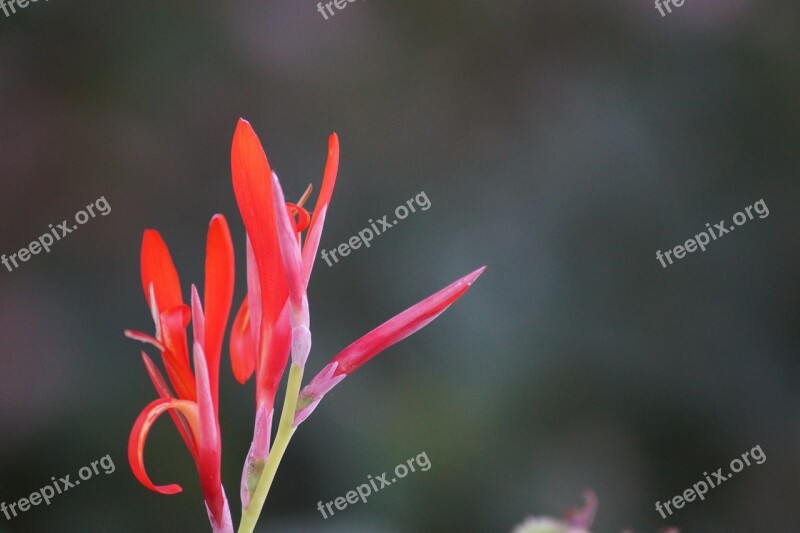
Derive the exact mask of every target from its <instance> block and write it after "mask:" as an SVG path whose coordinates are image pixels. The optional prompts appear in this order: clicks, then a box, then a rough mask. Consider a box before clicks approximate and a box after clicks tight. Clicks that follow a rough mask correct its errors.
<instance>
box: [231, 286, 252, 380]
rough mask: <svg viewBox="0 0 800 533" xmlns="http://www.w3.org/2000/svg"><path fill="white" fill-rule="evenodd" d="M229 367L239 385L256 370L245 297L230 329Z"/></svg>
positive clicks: (248, 312) (248, 311) (248, 310)
mask: <svg viewBox="0 0 800 533" xmlns="http://www.w3.org/2000/svg"><path fill="white" fill-rule="evenodd" d="M230 350H231V366H232V368H233V377H235V378H236V381H238V382H239V383H240V384H242V385H244V383H245V381H247V380H248V379H250V376H252V375H253V371H255V369H256V345H255V343H254V342H253V334H252V331H251V329H250V309H249V307H248V305H247V297H245V299H244V301H243V302H242V306H241V307H240V308H239V312H238V313H237V314H236V319H235V320H234V321H233V327H232V328H231V341H230Z"/></svg>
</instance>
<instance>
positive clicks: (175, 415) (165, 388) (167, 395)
mask: <svg viewBox="0 0 800 533" xmlns="http://www.w3.org/2000/svg"><path fill="white" fill-rule="evenodd" d="M142 359H143V360H144V367H145V368H146V369H147V374H148V375H149V376H150V381H152V382H153V386H154V387H155V388H156V392H158V395H159V396H160V397H161V398H163V399H169V400H172V399H175V396H174V395H173V394H172V391H171V390H170V388H169V385H167V382H166V380H164V376H162V375H161V371H159V370H158V367H157V366H156V365H155V363H153V360H152V359H150V357H149V356H148V355H147V354H146V353H144V352H142ZM169 416H170V417H171V418H172V421H173V422H174V423H175V427H176V428H177V430H178V433H179V434H180V436H181V438H182V439H183V442H184V443H185V444H186V447H187V448H189V452H191V454H192V458H193V459H194V460H195V461H197V449H196V448H195V445H194V437H192V430H191V429H190V428H189V424H188V422H186V419H185V418H184V417H183V415H182V414H181V413H180V412H179V411H173V410H170V411H169Z"/></svg>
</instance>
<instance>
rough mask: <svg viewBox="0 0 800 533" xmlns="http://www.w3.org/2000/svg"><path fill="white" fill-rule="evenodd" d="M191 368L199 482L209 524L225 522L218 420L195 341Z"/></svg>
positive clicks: (209, 385) (204, 363)
mask: <svg viewBox="0 0 800 533" xmlns="http://www.w3.org/2000/svg"><path fill="white" fill-rule="evenodd" d="M193 353H194V371H195V375H196V376H197V417H198V421H199V424H198V431H197V432H196V433H195V435H196V436H197V470H198V472H199V474H200V486H201V488H202V491H203V497H204V499H205V501H206V506H207V507H208V511H209V516H210V517H211V518H212V520H211V522H212V524H217V525H219V524H223V523H225V521H226V520H225V516H224V515H225V511H226V507H227V499H226V498H225V492H224V490H223V488H222V479H221V458H222V441H221V439H220V431H219V421H218V419H217V412H216V406H215V405H214V398H213V396H212V389H211V383H210V382H209V375H208V366H207V361H206V355H205V353H204V352H203V347H202V346H201V345H200V343H199V342H196V343H195V344H194V350H193Z"/></svg>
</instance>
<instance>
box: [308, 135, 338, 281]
mask: <svg viewBox="0 0 800 533" xmlns="http://www.w3.org/2000/svg"><path fill="white" fill-rule="evenodd" d="M338 172H339V136H338V135H336V133H332V134H331V136H330V137H329V138H328V160H327V161H326V162H325V173H324V174H323V176H322V187H321V188H320V190H319V197H318V198H317V204H316V205H315V207H314V214H313V215H312V216H311V224H310V226H309V230H308V233H309V235H310V234H311V233H312V232H314V230H315V227H316V226H317V225H319V227H318V228H316V231H317V238H316V241H309V242H307V243H306V246H305V247H304V249H303V271H304V272H305V274H306V284H308V277H309V276H310V275H311V270H312V268H314V259H315V258H316V256H317V248H318V246H319V235H320V234H321V233H322V224H323V222H324V220H325V218H324V217H322V216H321V215H322V213H323V210H325V209H327V207H328V204H329V203H330V201H331V195H332V194H333V187H334V185H336V174H337V173H338ZM309 244H311V246H309Z"/></svg>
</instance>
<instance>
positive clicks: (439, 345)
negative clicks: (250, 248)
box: [0, 0, 800, 533]
mask: <svg viewBox="0 0 800 533" xmlns="http://www.w3.org/2000/svg"><path fill="white" fill-rule="evenodd" d="M798 30H800V4H798V3H797V2H792V1H789V0H786V1H778V0H761V1H758V2H756V1H755V0H687V2H686V3H685V4H684V6H683V7H681V8H679V9H674V10H673V13H672V14H671V15H668V16H667V17H661V16H660V15H659V14H658V12H657V11H656V10H655V8H654V6H653V5H652V2H650V1H644V0H642V1H633V0H623V1H621V2H589V1H585V0H584V1H577V0H558V1H550V2H543V1H530V0H505V1H499V2H486V1H479V0H461V1H454V0H437V1H436V2H429V1H422V0H406V1H403V2H387V1H381V0H370V1H368V2H366V1H365V2H355V3H351V4H348V6H347V8H346V9H344V10H343V11H338V12H337V14H336V15H335V16H334V17H332V18H330V20H327V21H326V20H324V19H323V18H322V16H321V15H320V14H319V13H318V12H317V11H316V4H315V2H313V1H311V0H274V1H270V2H265V1H253V0H243V1H236V2H228V1H222V2H220V1H191V2H190V1H188V0H171V1H168V2H155V1H151V0H145V1H144V2H99V1H89V2H75V1H71V0H52V1H49V2H42V1H39V2H38V3H36V4H31V5H30V6H28V7H27V8H25V9H23V10H19V11H18V12H17V13H16V14H14V15H12V16H11V17H5V16H3V15H2V14H0V176H1V177H2V189H0V190H2V193H0V226H2V228H3V230H2V233H1V234H0V253H5V254H11V253H14V252H16V251H17V250H19V248H21V247H23V246H27V244H28V243H29V242H30V241H31V240H34V239H36V238H37V237H38V236H39V235H40V234H42V233H44V232H45V231H47V229H48V228H47V226H48V224H54V225H55V224H57V223H59V222H60V221H61V220H62V219H65V218H69V217H72V216H73V214H74V213H75V212H76V211H77V210H79V209H81V208H83V207H84V206H86V205H87V204H89V203H91V202H94V201H95V199H97V198H98V197H100V196H105V198H106V199H107V201H108V202H109V204H110V205H111V208H112V211H111V213H110V214H109V215H108V216H105V217H97V218H95V219H93V220H91V221H90V222H88V223H87V224H86V225H84V226H81V227H80V228H79V229H78V230H77V231H75V232H74V233H72V234H70V235H69V236H67V237H65V238H64V239H63V240H61V241H59V242H57V243H56V244H55V245H54V247H53V249H52V251H51V252H50V253H49V254H40V255H37V256H34V257H32V258H31V260H29V261H28V262H27V263H24V264H22V266H21V267H20V268H19V269H17V270H14V271H13V272H8V271H7V270H5V269H4V268H0V335H2V340H3V342H2V346H3V347H2V354H1V355H0V501H5V502H12V501H15V500H17V499H19V498H22V497H25V496H27V495H28V494H30V493H31V492H32V491H34V490H36V489H38V488H39V487H41V486H43V485H45V484H46V483H48V482H49V480H50V478H51V476H57V477H60V476H64V475H66V474H72V476H73V478H74V477H75V474H76V473H77V471H78V469H80V468H81V467H82V466H85V465H87V464H89V463H90V462H91V461H93V460H95V459H99V458H100V457H102V456H104V455H106V454H110V456H111V457H112V458H113V460H114V462H115V465H116V471H115V472H114V473H113V474H110V475H100V476H97V477H95V478H93V479H92V480H91V481H87V482H84V483H83V484H81V485H80V486H79V487H76V488H74V489H72V490H70V491H69V492H67V493H66V494H64V495H61V496H58V497H56V498H55V499H54V500H53V502H52V503H51V505H50V506H49V507H44V506H39V507H35V508H32V509H31V510H29V511H28V512H26V513H24V514H22V515H21V516H20V517H18V518H15V519H13V520H11V521H7V520H6V519H5V517H3V516H0V531H3V532H51V531H53V532H107V531H114V532H161V531H163V532H201V531H207V530H208V524H207V518H206V513H205V510H204V507H203V503H202V500H201V497H200V494H199V488H198V482H197V477H196V473H195V471H194V465H193V463H192V462H191V460H190V457H189V455H188V453H187V452H186V451H185V448H184V446H183V444H182V442H181V441H180V439H179V438H178V436H177V434H176V433H175V431H174V428H173V427H172V425H171V423H170V422H169V421H167V420H166V419H165V420H163V421H160V422H159V423H158V424H157V426H156V428H155V430H154V431H153V433H152V435H151V438H150V440H149V442H148V448H147V464H148V465H149V469H150V473H151V475H152V477H153V478H154V480H155V481H156V482H158V483H169V482H178V483H180V484H181V485H182V486H183V487H184V489H185V490H184V493H182V494H180V495H177V496H172V497H166V496H159V495H157V494H154V493H151V492H149V491H147V490H146V489H144V488H143V487H141V486H140V485H139V484H138V483H137V482H136V480H135V479H134V478H133V476H132V474H131V473H130V469H129V467H128V464H127V459H126V445H127V439H128V434H129V431H130V427H131V425H132V423H133V421H134V419H135V417H136V415H137V414H138V412H139V411H140V410H141V409H142V408H143V407H144V406H145V405H146V404H147V403H149V402H150V401H151V400H152V399H153V398H154V397H155V395H154V392H153V390H152V387H151V385H150V383H149V380H148V378H147V375H146V373H145V370H144V368H143V365H142V363H141V359H140V357H139V350H140V345H138V344H137V343H135V342H133V341H130V340H128V339H125V338H124V337H123V335H122V331H123V329H124V328H135V329H142V330H145V331H149V330H150V328H151V322H150V319H149V314H148V311H147V308H146V305H145V301H144V297H143V294H142V291H141V288H140V282H139V272H138V263H139V257H138V256H139V247H140V242H141V235H142V231H143V230H144V229H145V228H157V229H159V230H160V231H161V232H162V234H163V235H164V237H165V239H166V240H167V242H168V244H169V245H170V247H171V250H172V254H173V257H174V259H175V261H176V263H177V266H178V269H179V271H180V272H181V276H182V282H183V285H184V289H185V293H184V294H185V295H188V287H189V284H190V283H191V282H192V281H194V282H201V281H202V265H203V249H204V242H205V231H206V227H207V224H208V221H209V219H210V217H211V216H212V215H213V214H214V213H217V212H219V213H223V214H225V216H226V217H227V218H228V220H229V221H230V223H231V226H232V230H233V233H234V239H235V242H236V245H237V260H238V265H237V268H238V273H239V279H238V280H237V296H236V300H237V301H238V300H239V298H240V297H241V295H242V294H243V292H244V283H243V280H244V276H243V274H244V268H243V267H244V246H243V243H244V232H243V227H242V224H241V220H240V218H239V216H238V213H237V210H236V205H235V202H234V197H233V193H232V189H231V185H230V159H229V157H230V142H231V139H232V134H233V130H234V127H235V124H236V120H237V119H238V117H240V116H243V117H246V118H248V119H249V120H250V121H251V123H252V124H253V126H254V127H255V129H256V131H257V132H258V133H259V135H260V137H261V140H262V142H263V143H264V145H265V148H266V150H267V154H268V156H269V158H270V161H271V163H272V165H273V167H274V168H275V169H276V170H277V172H278V173H279V175H280V176H281V177H282V180H283V182H284V184H285V187H286V189H287V194H288V195H289V196H290V197H294V198H296V197H298V196H299V195H300V194H301V193H302V191H303V190H304V189H305V187H306V185H307V184H308V183H309V182H313V183H315V184H316V185H318V184H319V182H320V179H321V174H322V168H323V165H324V158H325V149H326V141H327V136H328V134H329V133H330V132H331V131H337V132H338V134H339V135H340V138H341V143H342V164H341V168H340V175H339V181H338V184H337V188H336V191H335V194H334V199H333V204H332V207H331V209H330V211H329V214H328V221H327V225H326V228H325V234H324V235H323V239H322V247H323V248H327V249H330V248H333V247H335V246H337V245H338V244H339V243H342V242H344V241H345V240H347V239H348V238H349V237H350V236H351V235H354V234H355V233H356V232H357V231H358V230H360V229H361V228H363V227H365V226H367V221H368V220H369V219H370V218H372V219H375V218H380V217H381V216H383V215H385V214H391V213H392V211H393V209H394V207H395V206H397V205H399V204H401V203H404V202H405V201H406V200H407V199H409V198H411V197H413V196H414V195H416V194H417V193H419V192H420V191H425V193H426V194H427V196H428V198H429V199H430V201H431V204H432V206H431V208H430V209H429V210H428V211H425V212H418V213H416V214H413V215H411V216H410V217H409V218H408V219H407V220H405V221H403V222H402V223H400V224H399V225H397V226H396V227H394V228H392V229H391V230H389V231H388V232H387V233H386V234H385V235H382V236H380V237H378V238H376V239H375V240H374V241H373V244H372V247H371V248H369V249H363V248H362V249H360V250H357V251H355V252H353V253H352V254H351V255H350V256H349V257H346V258H345V259H344V260H342V261H341V262H340V263H338V264H336V265H334V266H333V267H328V266H327V265H326V264H325V263H324V262H322V261H318V262H317V267H316V270H315V272H314V276H313V278H312V282H311V287H310V298H311V306H312V323H313V332H314V339H315V340H314V349H313V351H312V356H311V360H310V363H309V369H310V371H309V372H308V374H309V375H310V374H311V373H312V372H316V370H318V369H319V368H321V367H322V366H323V365H324V364H325V363H326V362H327V361H328V359H329V358H330V357H331V356H332V355H334V354H335V353H336V352H337V351H338V350H339V349H341V348H342V347H344V346H346V345H347V344H348V343H349V342H350V341H352V340H353V339H355V338H356V337H357V336H360V335H361V334H363V333H365V332H366V331H368V330H369V329H371V328H372V327H374V326H375V325H377V324H378V323H380V322H381V321H383V320H384V319H386V318H389V317H390V316H392V315H394V314H395V313H397V312H399V311H401V310H402V309H404V308H406V307H407V306H409V305H411V304H413V303H415V302H416V301H417V300H419V299H421V298H422V297H424V296H426V295H428V294H429V293H431V292H433V291H435V290H437V289H438V288H440V287H442V286H444V285H445V284H446V283H448V282H450V281H452V280H454V279H456V278H457V277H460V276H461V275H463V274H465V273H467V272H469V271H471V270H473V269H475V268H477V267H478V266H480V265H483V264H487V265H488V266H489V268H488V270H487V271H486V273H485V274H484V276H483V277H482V278H481V279H480V280H479V282H478V283H476V285H475V286H474V287H473V288H472V289H471V291H470V292H469V293H468V294H467V295H466V296H465V297H464V298H463V299H462V300H461V301H459V302H458V303H457V305H455V306H454V307H453V308H451V309H450V310H449V311H448V312H447V313H446V314H445V315H443V316H442V317H441V318H440V319H438V320H437V321H436V322H435V323H434V324H432V325H431V326H429V327H428V328H427V329H425V330H424V331H422V332H420V333H419V334H417V335H415V336H414V337H413V338H411V339H409V340H407V341H404V342H403V343H401V344H399V345H397V346H395V347H393V348H391V349H390V350H389V351H388V352H386V353H384V354H382V355H381V356H380V357H378V358H377V359H375V360H373V361H372V362H370V363H369V364H368V365H367V366H366V367H364V368H362V369H360V370H359V371H358V372H357V373H356V374H354V375H353V376H352V377H351V378H349V379H347V380H346V381H345V382H344V383H343V384H342V385H341V386H339V387H337V389H336V390H335V391H334V392H333V393H332V394H330V395H329V396H328V397H327V398H326V399H325V401H324V402H323V404H322V405H321V406H320V408H319V409H318V410H317V411H316V412H315V414H314V416H313V417H312V418H311V419H310V420H309V422H307V423H306V424H304V425H303V427H302V428H301V431H299V432H298V433H297V435H296V436H295V439H294V440H293V443H292V446H291V447H290V450H289V452H288V454H287V456H286V458H285V460H284V463H283V464H282V465H281V468H280V471H279V473H278V478H277V480H276V483H275V485H274V488H273V491H272V494H271V497H270V498H269V500H268V502H267V506H266V508H265V512H264V515H263V521H262V523H261V528H260V531H275V532H291V531H309V532H361V531H363V532H466V531H470V532H471V531H475V532H507V531H510V530H511V528H512V527H513V526H514V525H515V524H517V523H519V522H521V521H522V520H523V519H524V518H525V517H526V516H527V515H529V514H536V515H543V514H547V515H559V514H560V513H561V512H562V511H564V510H565V509H566V508H568V507H571V506H573V505H576V504H579V503H580V501H581V493H582V492H583V491H584V490H585V489H587V488H593V489H594V490H595V491H596V492H597V494H598V496H599V498H600V509H599V514H598V517H597V521H596V527H595V529H594V531H597V532H619V531H621V530H622V529H623V528H625V527H630V528H634V529H635V530H636V531H637V532H638V533H646V532H655V531H657V530H658V529H659V528H661V527H664V526H666V525H675V526H679V527H680V528H681V531H682V532H683V533H695V532H726V533H729V532H754V531H769V532H773V533H775V532H786V533H794V532H797V531H798V530H800V502H799V501H798V498H799V497H800V483H798V475H800V453H798V452H800V438H798V437H800V410H798V406H800V404H799V403H798V401H799V400H800V387H799V386H798V380H799V379H800V366H799V365H798V341H799V340H800V339H799V337H798V334H799V332H800V328H799V327H798V326H800V322H799V321H798V309H799V308H800V284H798V276H797V273H798V270H799V269H800V246H799V245H800V243H799V242H798V228H799V227H800V225H799V224H798V222H800V220H799V218H800V217H798V199H800V186H799V185H798V168H800V157H799V155H800V150H798V148H799V147H798V138H800V136H799V135H798V134H800V127H798V125H799V124H800V97H799V96H798V95H799V94H800V92H799V91H798V87H800V31H798ZM759 199H763V200H764V202H765V203H766V205H767V206H768V208H769V211H770V214H769V216H768V217H767V218H764V219H758V218H756V219H755V220H754V221H752V222H748V223H747V224H745V225H744V226H742V227H741V228H738V231H736V232H734V233H732V234H728V235H726V236H725V237H724V238H722V239H721V240H718V241H716V242H713V243H712V244H711V245H710V246H709V248H708V250H707V251H706V252H705V253H697V252H696V253H694V254H691V255H689V256H688V257H686V258H685V259H683V260H681V261H679V262H677V263H676V264H674V265H672V266H670V267H669V268H667V269H663V268H662V267H661V265H660V264H659V263H658V261H657V260H656V258H655V252H656V250H659V249H660V250H666V249H669V248H672V247H673V246H675V245H677V244H681V243H683V242H684V241H685V240H686V239H688V238H690V237H692V236H693V235H695V234H696V233H699V232H700V231H702V230H703V229H705V224H706V223H707V222H710V223H712V224H714V223H716V222H717V221H719V220H722V219H726V220H730V217H731V216H732V215H733V213H735V212H736V211H739V210H740V209H743V208H744V207H746V206H748V205H751V204H753V203H754V202H756V201H758V200H759ZM221 387H222V394H223V402H222V407H221V413H222V428H223V439H224V465H223V469H224V471H223V475H224V479H225V483H226V487H227V492H228V496H229V498H230V500H231V507H232V509H233V511H234V521H235V522H238V516H239V499H238V484H239V477H240V473H241V464H242V461H243V458H244V456H245V454H246V451H247V449H248V446H249V439H250V436H251V434H252V420H253V415H254V413H253V400H252V398H253V384H252V382H251V383H248V384H247V386H245V387H240V386H238V384H236V383H235V381H234V380H233V377H232V375H231V372H230V366H229V360H228V359H227V353H226V354H225V355H224V360H223V372H222V384H221ZM755 445H760V446H761V447H762V449H763V450H764V452H765V454H766V457H767V460H766V462H765V463H764V464H762V465H757V466H756V465H754V466H751V467H749V468H746V469H745V470H744V471H742V472H741V473H740V474H738V475H737V476H735V477H734V478H732V479H731V480H729V481H728V482H726V483H725V484H724V485H722V486H720V487H719V488H717V489H714V490H712V491H711V492H710V493H709V494H708V496H707V499H706V501H704V502H698V501H695V502H692V503H689V504H687V506H686V507H684V508H683V509H681V510H680V511H678V512H677V514H675V515H673V516H672V517H671V518H670V519H669V520H668V521H664V520H662V519H661V517H660V516H659V515H658V513H657V512H656V511H655V509H654V503H655V501H656V500H660V501H665V500H667V499H669V498H671V497H672V496H674V495H676V494H679V493H681V492H683V490H684V489H685V488H688V487H690V486H691V485H692V484H693V483H695V482H696V481H698V480H700V479H703V476H702V473H703V472H704V471H713V470H716V469H717V468H718V467H725V468H727V464H728V462H729V461H730V460H731V459H732V458H734V457H737V456H739V455H740V454H742V453H743V452H745V451H747V450H750V449H751V448H752V447H753V446H755ZM423 451H424V452H426V453H427V455H428V457H429V458H430V460H431V464H432V467H431V469H430V470H428V471H427V472H419V473H415V474H411V475H410V476H408V477H407V478H406V479H404V480H403V481H402V482H398V483H397V484H395V485H392V486H390V487H387V488H385V489H384V490H383V491H381V492H380V493H378V494H376V495H374V496H373V497H372V498H371V499H370V501H369V502H368V503H367V504H358V505H353V506H350V507H349V508H348V509H346V510H345V511H342V512H338V513H337V514H336V515H335V516H333V517H331V518H329V519H327V520H324V519H323V518H322V516H321V515H320V513H319V512H318V511H317V510H316V505H317V502H318V501H319V500H322V501H329V500H333V499H334V498H336V497H338V496H343V495H344V494H345V493H346V492H347V491H349V490H351V489H353V488H355V487H356V486H357V485H359V484H361V483H363V482H364V480H365V479H366V477H367V476H368V475H376V474H380V473H381V472H384V471H389V470H390V469H392V468H393V467H394V465H396V464H397V463H400V462H404V461H405V460H406V459H408V458H411V457H414V456H416V455H417V454H419V453H421V452H423Z"/></svg>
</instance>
